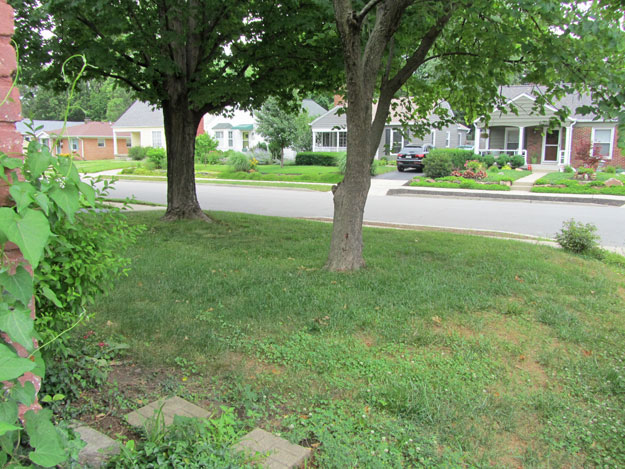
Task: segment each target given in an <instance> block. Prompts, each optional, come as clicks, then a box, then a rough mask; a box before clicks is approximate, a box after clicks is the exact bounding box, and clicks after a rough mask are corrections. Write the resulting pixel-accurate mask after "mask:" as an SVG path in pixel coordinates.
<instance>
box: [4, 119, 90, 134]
mask: <svg viewBox="0 0 625 469" xmlns="http://www.w3.org/2000/svg"><path fill="white" fill-rule="evenodd" d="M31 123H32V125H31V127H32V128H33V129H34V130H35V133H36V134H39V133H41V132H49V131H51V130H53V129H60V128H62V127H63V121H50V120H30V119H23V120H21V121H20V122H16V123H15V127H16V128H17V131H18V132H19V133H21V134H26V133H28V132H30V131H31V130H30V129H29V128H28V125H27V124H31ZM80 124H84V122H81V121H78V122H77V121H67V122H66V123H65V126H66V127H73V126H75V125H80ZM38 127H43V128H42V129H39V130H37V128H38Z"/></svg>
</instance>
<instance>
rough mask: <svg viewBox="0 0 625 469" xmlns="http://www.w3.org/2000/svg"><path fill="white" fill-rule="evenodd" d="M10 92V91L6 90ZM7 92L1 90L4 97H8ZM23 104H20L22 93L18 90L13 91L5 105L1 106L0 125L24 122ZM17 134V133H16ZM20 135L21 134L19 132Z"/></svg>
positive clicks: (0, 92)
mask: <svg viewBox="0 0 625 469" xmlns="http://www.w3.org/2000/svg"><path fill="white" fill-rule="evenodd" d="M6 91H8V89H7V90H6ZM6 91H4V90H2V89H0V94H1V95H2V97H4V96H6ZM21 112H22V104H21V102H20V92H19V90H18V89H17V88H13V89H12V90H11V94H10V95H9V98H8V99H7V101H5V103H4V104H3V105H2V106H0V123H2V122H10V123H13V122H18V121H21V120H22V116H21ZM16 132H17V131H16ZM18 134H19V132H18Z"/></svg>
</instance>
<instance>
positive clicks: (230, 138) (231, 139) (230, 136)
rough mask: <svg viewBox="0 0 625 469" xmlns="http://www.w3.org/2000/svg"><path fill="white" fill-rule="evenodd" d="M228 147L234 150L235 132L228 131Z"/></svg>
mask: <svg viewBox="0 0 625 469" xmlns="http://www.w3.org/2000/svg"><path fill="white" fill-rule="evenodd" d="M228 146H229V147H230V148H232V147H233V146H234V132H232V130H228Z"/></svg>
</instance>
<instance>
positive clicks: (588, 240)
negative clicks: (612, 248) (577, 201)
mask: <svg viewBox="0 0 625 469" xmlns="http://www.w3.org/2000/svg"><path fill="white" fill-rule="evenodd" d="M598 240H599V236H598V235H597V227H596V226H595V225H593V224H592V223H587V224H584V223H582V222H576V221H575V220H569V221H565V222H564V223H563V224H562V230H561V231H560V232H559V233H557V234H556V241H557V242H558V244H559V245H560V246H562V248H563V249H565V250H566V251H571V252H575V253H578V254H584V253H590V252H592V251H593V250H597V249H598V246H599V245H598Z"/></svg>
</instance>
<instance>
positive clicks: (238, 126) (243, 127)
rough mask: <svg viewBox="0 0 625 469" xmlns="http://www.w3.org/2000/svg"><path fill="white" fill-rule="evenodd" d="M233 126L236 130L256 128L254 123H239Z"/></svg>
mask: <svg viewBox="0 0 625 469" xmlns="http://www.w3.org/2000/svg"><path fill="white" fill-rule="evenodd" d="M213 128H215V127H213ZM232 128H233V129H236V130H243V131H250V130H254V124H239V125H235V126H234V127H232Z"/></svg>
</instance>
